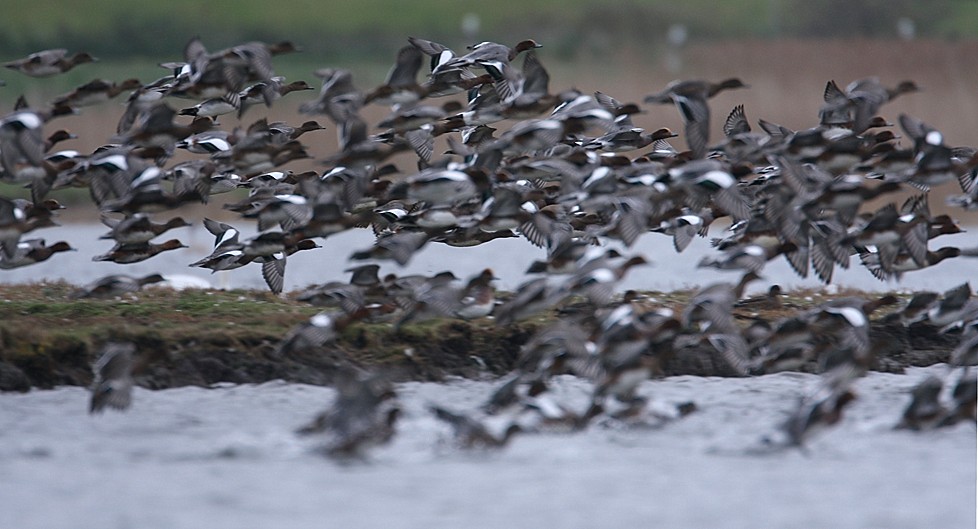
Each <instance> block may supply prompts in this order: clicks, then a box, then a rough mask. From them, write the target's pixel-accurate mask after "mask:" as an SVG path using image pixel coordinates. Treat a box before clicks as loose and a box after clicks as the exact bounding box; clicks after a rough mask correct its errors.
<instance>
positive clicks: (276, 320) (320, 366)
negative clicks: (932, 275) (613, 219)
mask: <svg viewBox="0 0 978 529" xmlns="http://www.w3.org/2000/svg"><path fill="white" fill-rule="evenodd" d="M72 289H73V287H72V286H71V285H68V284H65V283H54V284H41V285H17V286H3V287H0V390H2V391H27V390H29V389H31V388H51V387H54V386H59V385H78V386H86V385H89V384H90V383H91V381H92V373H91V368H90V366H91V364H92V362H93V361H94V360H95V358H96V356H97V355H98V352H99V348H100V347H101V345H102V344H103V343H105V342H106V341H110V340H121V341H132V342H134V343H136V344H137V346H138V348H139V352H140V354H141V355H146V356H147V357H148V358H150V359H151V361H150V362H149V364H148V367H147V368H146V369H145V371H144V372H143V373H142V374H140V375H139V376H138V377H137V382H138V383H139V384H140V385H141V386H143V387H147V388H153V389H162V388H170V387H178V386H186V385H200V386H206V385H210V384H215V383H219V382H231V383H261V382H266V381H269V380H274V379H282V380H287V381H292V382H302V383H308V384H328V383H329V382H330V381H331V380H332V377H333V376H334V374H335V373H336V372H337V371H338V370H340V369H343V368H345V367H350V366H357V367H365V368H378V369H383V370H385V371H387V372H389V373H390V374H391V376H392V377H393V378H395V379H398V380H441V379H444V378H445V377H450V376H461V377H470V378H473V377H486V376H489V377H491V376H499V375H503V374H505V373H507V372H509V371H510V370H512V369H513V367H514V365H515V362H516V360H517V356H518V354H519V350H520V347H521V346H522V345H523V344H524V343H526V341H527V340H528V339H529V338H530V337H531V336H532V335H533V333H534V332H535V330H536V329H537V328H538V327H539V326H541V325H544V324H545V323H546V322H547V321H548V319H549V317H550V316H547V315H545V316H542V317H540V318H535V319H531V320H528V321H524V322H521V323H518V324H514V325H510V326H499V325H496V323H495V322H494V321H493V320H492V319H481V320H475V321H456V320H431V321H426V322H421V323H416V324H408V325H405V326H404V327H403V328H401V329H400V330H394V329H393V327H392V325H391V324H390V323H383V322H381V323H363V322H360V323H354V324H352V325H350V326H349V327H347V328H346V329H344V331H343V332H342V334H341V336H340V338H339V339H338V340H337V342H336V343H335V344H332V345H330V346H327V347H323V348H321V349H316V350H306V351H302V352H297V353H292V354H287V355H280V354H278V353H277V352H276V346H277V344H278V342H279V341H280V339H281V338H282V336H284V335H285V334H286V333H287V332H288V331H289V329H291V328H292V327H293V326H295V325H297V324H299V323H301V322H303V321H306V320H307V319H308V318H309V317H310V316H311V315H313V314H315V313H317V312H318V311H319V309H317V308H316V307H310V306H308V305H304V304H300V303H297V302H295V301H293V300H290V299H288V298H276V297H274V296H271V295H269V294H267V293H265V292H257V291H210V290H186V291H179V292H178V291H173V290H168V289H154V290H151V291H146V292H143V293H140V294H139V295H138V296H134V297H129V298H126V299H122V300H92V301H88V300H68V299H67V294H68V293H69V292H71V290H72ZM684 296H688V293H683V292H679V293H670V294H662V293H656V294H654V295H653V297H655V298H657V299H660V300H661V304H662V305H665V306H673V307H679V306H681V304H682V303H683V301H684ZM796 301H797V302H799V303H807V304H809V305H813V304H816V303H818V302H821V301H824V298H822V297H820V296H819V295H815V296H814V297H813V296H812V295H810V293H800V294H799V295H798V296H797V297H796ZM780 313H781V311H777V310H776V311H767V312H765V311H761V312H760V313H759V312H756V311H754V312H750V313H747V312H746V311H744V312H738V313H737V314H736V315H737V316H738V317H740V318H743V319H747V318H751V317H762V318H771V319H773V318H777V317H779V314H780ZM871 336H872V340H873V345H874V349H875V350H876V351H877V358H876V361H875V365H874V366H873V369H875V370H879V371H888V372H899V371H901V370H902V369H903V368H905V367H907V366H926V365H931V364H935V363H940V362H946V361H947V360H948V357H949V354H950V351H951V350H952V349H953V348H954V347H955V345H956V344H957V338H956V337H954V336H947V335H941V334H939V333H938V332H937V331H936V329H934V328H932V327H930V326H926V325H919V326H912V327H909V328H907V327H904V326H902V325H892V324H883V323H882V322H880V321H879V319H877V320H876V321H874V322H873V326H872V331H871ZM809 368H812V369H813V368H814V366H805V367H803V368H802V369H809ZM663 370H664V374H665V375H667V376H668V375H683V374H685V375H700V376H729V375H732V374H733V373H732V372H731V370H730V368H729V367H728V366H727V364H726V363H725V362H724V361H723V359H722V358H720V356H719V354H718V353H716V352H715V351H712V350H700V349H683V350H681V351H678V352H677V354H676V355H675V356H674V357H672V358H671V359H669V361H668V362H667V363H666V364H665V365H664V366H663Z"/></svg>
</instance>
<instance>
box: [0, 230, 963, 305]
mask: <svg viewBox="0 0 978 529" xmlns="http://www.w3.org/2000/svg"><path fill="white" fill-rule="evenodd" d="M247 229H248V228H247V227H245V226H242V231H243V232H245V234H246V235H248V232H247ZM106 231H107V230H106V228H105V227H104V226H101V225H96V224H74V225H69V226H62V227H58V228H51V229H46V230H44V231H43V233H42V234H41V236H43V237H44V238H45V239H46V240H47V241H48V243H49V244H50V243H53V242H54V241H58V240H65V241H68V242H69V243H70V244H71V245H72V246H74V247H76V248H77V249H78V251H77V252H69V253H67V254H56V255H54V256H53V257H52V258H51V259H50V260H49V261H46V262H43V263H40V264H37V265H33V266H29V267H25V268H19V269H14V270H0V282H3V283H18V282H29V281H40V280H44V279H64V280H67V281H70V282H72V283H79V284H84V283H87V282H90V281H93V280H95V279H97V278H99V277H102V276H104V275H108V274H116V273H126V274H133V275H145V274H150V273H154V272H159V273H162V274H164V275H167V274H189V275H193V276H196V277H199V278H203V279H206V280H208V281H210V282H211V283H212V284H213V285H214V286H221V287H234V288H266V287H265V286H264V282H263V281H262V278H261V271H260V269H259V266H258V265H257V264H254V265H248V266H246V267H244V268H241V269H238V270H233V271H230V272H222V273H220V274H216V275H211V274H210V271H209V270H204V269H200V268H190V267H188V266H187V265H188V264H189V263H191V262H194V261H196V260H198V259H200V258H202V257H204V256H206V255H208V254H209V253H210V252H211V249H212V246H213V240H214V237H213V236H212V235H210V234H209V233H208V232H207V231H206V230H205V229H204V228H203V225H202V223H200V222H197V223H195V225H194V226H192V227H190V228H184V229H180V230H173V231H171V232H169V233H167V234H164V235H163V236H161V237H159V239H158V241H162V240H166V239H168V238H171V237H176V238H179V239H180V240H182V241H183V242H184V244H187V245H189V246H190V248H187V249H181V250H175V251H170V252H164V253H162V254H160V255H157V256H156V257H153V258H151V259H148V260H146V261H143V262H141V263H136V264H132V265H117V264H115V263H106V262H93V261H92V260H91V259H92V257H94V256H97V255H100V254H103V253H105V252H107V251H109V249H110V248H112V241H106V240H99V239H98V237H99V236H100V235H101V234H103V233H105V232H106ZM975 231H978V228H971V230H970V232H966V233H961V234H957V235H948V236H943V237H941V238H940V239H938V240H937V241H935V242H932V243H931V246H932V248H934V247H939V246H955V245H957V246H961V247H973V246H975V245H978V238H976V236H975V234H974V233H975ZM171 234H172V235H171ZM720 235H722V231H721V230H719V229H714V230H713V233H712V234H711V236H720ZM317 241H318V242H319V243H320V244H321V245H322V246H323V248H320V249H316V250H312V251H306V252H300V253H297V254H295V255H293V256H291V257H289V261H288V267H287V269H286V276H285V289H286V290H287V291H288V290H294V289H298V288H302V287H305V286H307V285H310V284H313V283H323V282H326V281H330V280H344V279H346V278H347V277H348V274H344V273H343V270H345V269H347V268H349V267H350V266H351V262H349V261H347V257H348V256H349V255H350V254H351V253H353V252H354V251H356V250H361V249H365V248H369V247H370V246H371V244H372V243H373V236H372V234H371V233H370V231H369V230H353V231H350V232H346V233H342V234H339V235H336V236H334V237H331V238H329V239H328V240H326V241H322V240H320V239H317ZM938 242H939V244H937V243H938ZM631 251H632V252H638V253H641V254H643V255H645V256H646V257H647V258H649V260H651V261H652V262H653V264H652V265H651V266H643V267H639V268H635V269H632V271H630V272H629V275H628V277H627V278H626V279H625V281H624V282H623V284H622V288H626V289H627V288H635V289H648V290H672V289H675V288H680V287H685V286H696V285H703V284H707V283H711V282H714V281H719V280H727V281H731V282H735V281H736V280H737V278H738V277H739V276H738V274H737V272H726V271H716V270H714V269H697V268H696V264H697V263H698V262H699V261H700V259H701V258H702V257H704V256H706V255H711V256H713V255H717V252H716V250H714V249H713V248H711V247H710V244H709V242H708V240H706V239H699V238H698V239H696V240H694V241H693V243H692V244H691V245H690V247H689V248H687V249H686V251H685V252H683V253H681V254H677V253H676V252H675V250H674V249H673V247H672V239H671V238H669V237H666V236H663V235H659V234H654V233H650V234H646V235H644V236H643V237H641V238H640V239H639V240H638V242H637V243H636V244H635V246H634V247H633V248H632V249H631ZM543 258H545V252H544V251H543V250H541V249H539V248H536V247H534V246H531V245H530V244H529V243H528V242H526V240H524V239H522V238H519V239H497V240H495V241H492V242H489V243H486V244H483V245H480V246H476V247H472V248H453V247H450V246H447V245H444V244H428V245H427V246H425V247H424V248H422V250H421V251H420V252H419V253H418V254H417V255H416V256H415V257H414V259H413V260H412V261H411V263H410V264H409V266H407V267H405V268H400V267H398V266H397V265H396V264H394V263H393V262H390V261H387V262H384V263H382V266H383V268H382V269H381V273H382V274H386V273H388V272H395V273H398V274H406V273H424V274H434V273H437V272H440V271H443V270H451V271H452V272H454V273H455V275H456V276H458V277H462V278H464V277H469V276H473V275H475V274H478V273H479V272H480V271H481V270H482V269H483V268H485V267H492V269H493V272H494V273H495V274H496V276H497V277H499V278H500V279H501V280H500V281H499V282H498V283H497V286H499V287H501V288H504V289H512V288H515V287H516V286H517V285H519V284H520V282H522V281H523V280H524V279H525V277H526V276H525V275H524V271H525V270H526V268H527V266H529V264H530V263H531V262H532V261H534V260H536V259H543ZM976 266H978V261H975V260H974V259H968V258H957V259H948V260H945V261H944V262H942V263H940V264H938V265H937V266H934V267H931V268H928V269H926V270H922V271H918V272H915V273H914V272H911V273H908V274H906V275H904V278H903V280H902V281H901V282H899V283H896V282H880V281H878V280H876V278H874V277H873V276H872V275H871V274H870V273H869V272H868V271H867V270H866V269H864V268H862V267H861V266H860V265H859V264H858V259H856V258H853V265H852V267H851V268H850V269H849V270H842V269H836V275H835V283H836V284H839V285H842V286H851V287H857V288H860V289H863V290H877V291H878V290H893V289H913V290H919V289H928V290H936V291H943V290H946V289H949V288H951V287H954V286H957V285H959V284H961V283H963V282H965V281H968V280H971V279H974V277H975V268H976ZM763 275H764V278H765V281H764V282H761V283H756V284H755V285H754V289H755V290H760V289H763V288H766V285H770V284H780V285H781V286H782V287H792V286H808V287H815V286H818V285H820V283H819V282H818V280H817V279H815V278H814V277H809V278H808V279H800V278H799V277H798V276H797V275H795V273H794V272H793V271H792V270H791V269H790V268H789V267H788V264H787V263H786V262H785V261H784V259H782V258H778V259H776V260H775V261H772V262H770V263H768V266H767V267H765V269H764V272H763Z"/></svg>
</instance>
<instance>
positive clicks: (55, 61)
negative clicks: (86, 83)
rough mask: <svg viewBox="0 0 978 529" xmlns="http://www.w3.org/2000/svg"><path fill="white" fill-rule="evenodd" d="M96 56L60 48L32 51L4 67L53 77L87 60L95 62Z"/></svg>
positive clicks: (23, 72) (33, 75)
mask: <svg viewBox="0 0 978 529" xmlns="http://www.w3.org/2000/svg"><path fill="white" fill-rule="evenodd" d="M96 60H98V59H96V58H95V57H92V55H91V54H89V53H87V52H78V53H75V54H73V55H70V56H69V55H68V50H66V49H62V48H58V49H51V50H43V51H38V52H35V53H32V54H30V55H28V56H27V57H25V58H23V59H18V60H16V61H10V62H7V63H4V67H6V68H10V69H11V70H16V71H18V72H20V73H22V74H24V75H29V76H31V77H51V76H52V75H57V74H61V73H64V72H67V71H68V70H70V69H72V68H74V67H75V66H78V65H79V64H85V63H87V62H95V61H96Z"/></svg>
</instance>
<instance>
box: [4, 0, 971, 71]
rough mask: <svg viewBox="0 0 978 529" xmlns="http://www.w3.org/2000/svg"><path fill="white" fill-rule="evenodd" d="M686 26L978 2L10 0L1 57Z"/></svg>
mask: <svg viewBox="0 0 978 529" xmlns="http://www.w3.org/2000/svg"><path fill="white" fill-rule="evenodd" d="M679 27H682V28H684V30H685V32H686V34H687V35H688V36H689V38H690V39H691V40H693V41H697V40H715V39H731V38H734V39H739V38H786V37H789V38H790V37H817V38H838V37H842V38H855V37H871V38H901V37H902V38H909V37H911V36H917V37H924V38H948V39H956V38H975V37H978V0H928V1H926V2H921V1H919V0H818V1H814V0H725V1H723V2H717V1H716V0H683V1H681V2H677V1H675V0H622V1H617V2H614V3H608V2H601V1H598V0H536V1H534V2H527V1H525V0H491V1H483V2H476V1H467V0H358V1H356V2H349V1H321V0H289V1H287V2H274V1H269V0H237V1H230V2H229V1H207V2H203V1H200V0H165V1H158V2H135V1H121V0H73V1H71V2H65V1H64V0H5V1H4V3H3V12H2V16H0V29H2V31H0V49H3V50H4V51H5V55H7V56H11V57H15V56H18V55H23V54H26V53H28V52H31V51H36V50H38V49H42V48H46V47H52V46H54V45H57V46H58V47H67V48H69V49H84V50H88V51H90V52H92V53H94V54H96V55H98V56H101V57H106V58H109V57H151V58H158V57H172V56H173V55H174V53H175V52H176V53H179V50H181V49H182V47H183V45H184V43H185V42H186V41H187V39H188V38H189V37H190V36H192V35H195V34H198V35H201V36H202V37H203V38H204V40H205V42H206V43H208V44H209V45H212V46H214V47H215V48H220V47H225V46H228V45H231V44H235V43H238V42H241V41H246V40H266V41H279V40H283V39H289V40H293V41H295V42H298V43H301V44H302V46H303V47H304V48H305V49H306V50H307V51H308V52H310V53H313V54H315V55H320V56H330V57H334V58H335V59H336V60H337V61H347V60H365V59H366V60H370V59H380V58H383V59H385V60H386V59H387V58H388V57H389V56H390V54H391V50H392V49H397V48H398V47H400V46H401V45H403V43H404V38H405V37H406V36H407V35H417V36H424V37H426V38H429V39H433V40H437V41H440V42H444V43H445V44H448V45H450V46H459V47H461V46H462V45H463V44H471V43H474V42H478V41H480V40H486V39H489V40H495V41H498V42H507V41H513V42H515V41H517V40H520V39H522V38H525V37H527V36H532V37H533V38H535V39H537V40H539V41H541V42H546V43H547V45H548V47H550V48H551V53H553V54H555V55H556V56H558V57H559V58H562V59H569V58H573V57H576V56H578V55H580V54H592V53H605V52H607V51H608V50H612V49H615V48H620V47H633V46H634V47H650V46H651V47H655V46H660V45H662V44H663V43H665V42H666V35H669V34H670V32H669V29H670V28H673V29H676V28H679ZM673 35H674V36H676V35H675V34H673ZM211 43H212V44H211Z"/></svg>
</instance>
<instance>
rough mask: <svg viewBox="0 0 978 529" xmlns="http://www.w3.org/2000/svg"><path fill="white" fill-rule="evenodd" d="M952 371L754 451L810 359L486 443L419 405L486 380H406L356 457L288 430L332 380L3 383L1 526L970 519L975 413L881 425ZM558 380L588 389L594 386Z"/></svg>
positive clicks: (866, 385) (808, 378) (899, 384)
mask: <svg viewBox="0 0 978 529" xmlns="http://www.w3.org/2000/svg"><path fill="white" fill-rule="evenodd" d="M945 370H946V366H932V367H929V368H912V369H909V370H908V372H907V374H905V375H895V374H884V373H870V374H869V375H867V376H866V377H865V378H863V379H861V380H859V381H857V382H856V392H857V393H858V399H857V400H856V401H855V402H853V403H852V405H851V406H850V407H849V408H847V410H846V415H845V418H844V420H843V421H842V422H841V423H840V424H839V425H838V427H837V428H835V429H832V430H829V431H826V432H824V434H823V435H821V436H819V437H816V438H815V439H813V440H812V442H811V443H810V444H809V447H808V450H807V452H806V453H803V452H800V451H796V450H792V451H788V452H781V453H776V454H769V455H764V456H760V455H750V454H749V453H748V452H750V449H752V448H754V447H757V446H758V443H759V439H760V438H761V437H762V436H764V435H767V434H770V433H772V432H774V431H775V430H776V428H777V425H778V423H779V422H780V421H781V420H783V418H784V416H785V414H786V413H788V412H789V411H790V410H791V408H792V407H793V406H794V403H795V402H796V399H797V397H798V396H799V395H801V394H803V393H804V392H805V391H806V390H807V389H808V388H811V387H812V386H813V385H814V384H815V383H816V380H817V379H816V378H815V377H814V376H812V375H806V374H799V373H781V374H776V375H767V376H762V377H756V378H750V379H723V378H699V377H690V376H682V377H672V378H668V379H665V380H657V381H649V382H646V383H644V385H643V386H642V387H641V391H642V393H643V394H645V395H648V396H652V397H654V398H656V399H660V400H663V401H667V402H682V401H687V400H693V401H695V402H696V404H697V405H698V406H699V411H698V412H696V413H694V414H692V415H690V416H688V417H686V418H684V419H682V420H679V421H677V422H674V423H671V424H668V425H666V426H665V427H663V428H658V429H653V428H645V429H642V428H638V429H635V428H632V429H623V428H620V427H619V428H613V427H607V426H606V427H600V426H592V427H591V428H590V429H589V430H587V431H585V432H583V433H579V434H575V435H567V434H536V435H525V436H518V437H516V438H515V439H514V442H513V443H512V444H511V445H510V446H508V447H507V448H505V449H504V450H502V451H501V452H495V453H483V452H477V453H466V452H460V451H457V450H456V449H454V448H452V447H451V446H450V445H449V444H447V443H446V442H445V441H446V439H447V428H446V427H445V426H443V425H442V424H441V423H439V422H437V421H436V420H435V419H434V418H433V417H432V416H431V415H430V414H428V413H427V412H426V411H425V407H426V406H427V404H429V403H431V402H436V403H440V404H443V405H445V406H448V407H451V408H453V409H469V408H472V407H474V406H476V405H477V404H478V403H479V402H481V401H482V400H483V399H484V398H485V397H486V395H487V394H488V393H489V392H490V391H491V389H492V388H493V387H494V386H495V385H496V384H497V383H496V382H484V381H464V380H459V381H454V382H449V383H443V384H433V383H406V384H401V385H399V386H398V393H399V396H400V401H401V404H402V407H403V408H404V412H405V413H404V414H403V419H402V420H401V421H400V423H399V425H398V426H399V427H398V435H397V436H396V437H395V439H394V441H393V442H392V443H391V444H390V445H388V446H385V447H381V448H379V449H377V450H375V451H374V452H372V453H371V454H370V455H369V457H368V459H367V461H365V462H361V463H352V464H350V463H347V464H340V463H336V462H333V461H331V460H328V459H325V458H323V457H322V456H320V455H318V454H317V453H316V452H314V451H313V449H314V447H315V440H314V439H305V438H301V439H300V438H298V437H296V436H295V435H294V434H293V433H292V431H293V430H294V429H295V428H296V427H297V426H300V425H302V424H303V423H305V422H306V421H308V420H309V419H310V418H311V417H312V416H313V415H314V414H315V413H317V412H318V411H320V410H322V409H323V408H324V407H325V406H327V405H328V404H329V402H330V401H331V399H332V398H333V394H334V393H333V391H332V390H331V389H329V388H323V387H314V386H304V385H297V384H286V383H282V382H271V383H267V384H262V385H241V386H231V385H223V386H220V387H217V388H211V389H205V388H197V387H187V388H179V389H170V390H163V391H147V390H143V389H138V388H137V390H136V394H135V402H134V405H133V408H132V409H131V410H130V411H129V412H128V413H125V414H119V413H106V414H105V415H102V416H95V417H92V416H88V415H87V414H86V413H85V411H86V406H87V399H88V394H87V392H86V391H85V390H84V389H83V388H76V387H66V388H59V389H55V390H51V391H32V392H30V393H27V394H0V476H2V479H0V527H10V528H21V529H31V528H51V527H99V528H111V529H116V528H118V529H122V528H130V527H133V528H136V527H138V528H170V529H172V528H184V527H186V528H200V527H262V528H275V527H283V528H285V527H288V528H294V527H419V528H430V527H682V528H699V527H703V528H715V527H727V528H738V527H743V528H750V529H756V528H759V527H786V528H787V527H805V528H808V527H832V528H848V527H853V528H855V527H859V528H866V527H880V528H914V529H917V528H921V527H940V528H956V527H974V526H975V497H976V491H975V480H976V474H975V469H976V457H975V454H976V451H975V428H974V426H973V425H971V424H960V425H957V426H955V427H953V428H949V429H944V430H940V431H931V432H923V433H914V432H908V431H894V430H892V425H893V424H895V422H896V421H897V420H898V418H899V417H900V414H901V413H902V410H903V408H904V406H905V405H906V404H907V402H908V399H909V396H908V395H907V391H908V390H909V388H911V387H912V386H914V385H915V384H916V383H917V382H919V381H920V380H922V379H923V377H924V376H925V375H927V374H928V373H934V374H938V375H941V374H943V373H944V372H945ZM554 391H556V392H558V394H559V395H560V398H561V399H562V401H564V402H567V403H568V404H570V405H571V406H575V407H582V406H584V404H585V402H586V399H587V395H588V392H589V391H590V386H589V385H588V384H586V383H585V382H583V381H581V380H577V379H574V378H570V377H562V378H560V379H558V381H557V383H556V384H555V388H554Z"/></svg>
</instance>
